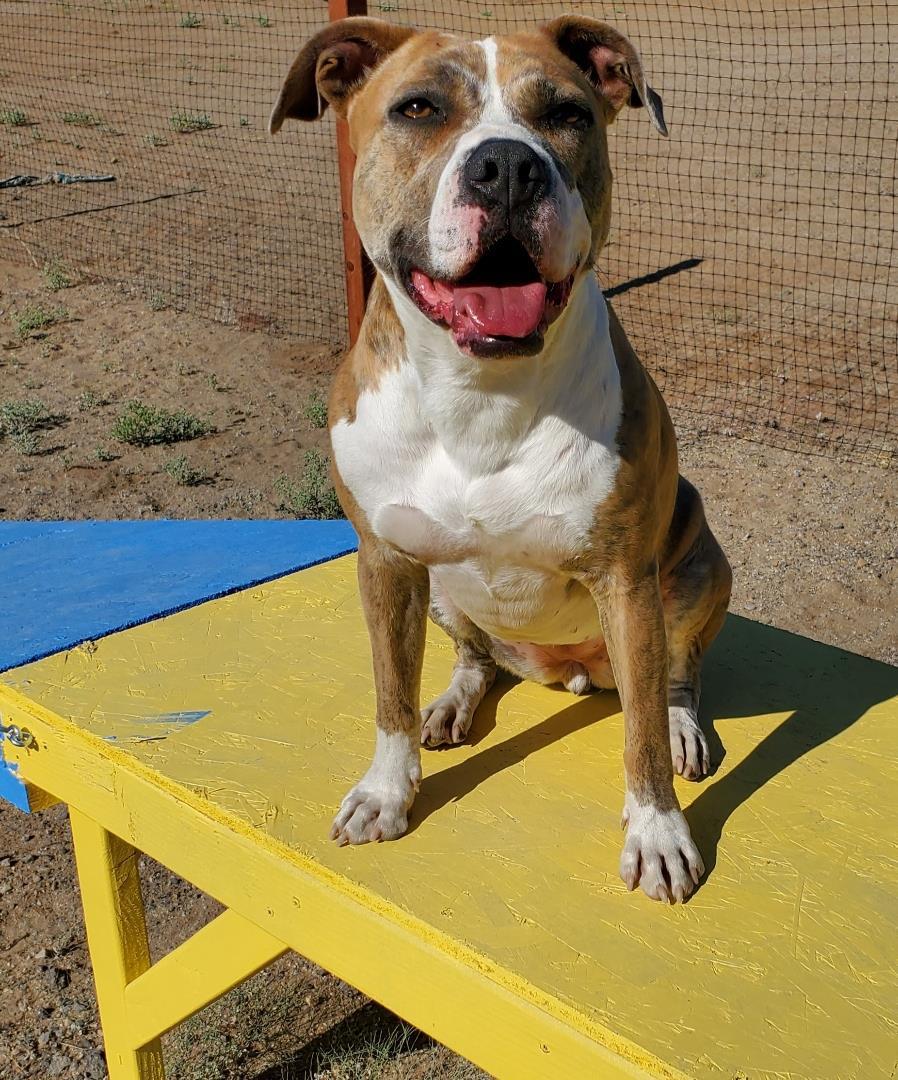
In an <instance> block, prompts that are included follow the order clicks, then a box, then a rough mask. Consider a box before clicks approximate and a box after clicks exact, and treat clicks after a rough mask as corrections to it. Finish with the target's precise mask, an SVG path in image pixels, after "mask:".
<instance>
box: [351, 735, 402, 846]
mask: <svg viewBox="0 0 898 1080" xmlns="http://www.w3.org/2000/svg"><path fill="white" fill-rule="evenodd" d="M420 783H421V760H420V752H419V750H418V746H417V743H416V742H415V740H414V739H413V738H412V737H411V736H409V735H405V734H402V733H400V732H395V733H391V734H386V733H384V732H383V731H378V733H377V749H376V750H375V753H374V761H373V762H372V763H371V768H370V769H369V770H368V771H367V772H366V773H365V775H364V776H363V777H362V779H361V780H360V781H359V782H358V783H357V784H356V786H355V787H354V788H353V789H352V790H351V791H350V792H349V794H348V795H347V796H346V798H344V800H343V802H342V803H341V804H340V809H339V811H338V812H337V816H336V817H335V818H334V823H333V825H332V826H331V832H330V837H331V840H336V841H337V843H338V844H340V846H341V847H342V846H343V845H344V844H368V843H372V842H373V841H377V840H395V839H396V838H397V837H399V836H402V834H403V833H404V832H405V831H406V830H407V829H408V812H409V810H410V809H411V805H412V803H413V802H414V801H415V792H416V791H417V790H418V787H419V785H420Z"/></svg>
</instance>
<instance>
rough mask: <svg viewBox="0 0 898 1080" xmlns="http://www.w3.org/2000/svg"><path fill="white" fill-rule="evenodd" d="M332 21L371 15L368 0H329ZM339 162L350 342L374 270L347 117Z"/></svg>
mask: <svg viewBox="0 0 898 1080" xmlns="http://www.w3.org/2000/svg"><path fill="white" fill-rule="evenodd" d="M328 14H329V16H330V20H331V22H334V21H335V20H336V19H345V18H346V17H347V16H349V15H367V14H368V3H367V0H328ZM337 162H338V166H339V170H340V207H341V211H342V219H343V271H344V273H345V275H346V305H347V308H348V315H349V344H350V346H352V345H354V344H355V342H356V338H357V337H358V336H359V330H360V329H361V326H362V319H363V318H364V316H365V303H366V301H367V299H368V289H369V288H370V286H371V280H372V278H373V270H372V267H371V265H370V263H369V262H368V257H367V256H366V255H365V252H364V250H363V249H362V241H361V240H360V239H359V234H358V232H356V227H355V222H354V221H353V220H352V171H353V168H354V167H355V155H354V154H353V152H352V147H351V146H350V145H349V128H348V125H347V123H346V121H345V120H338V121H337Z"/></svg>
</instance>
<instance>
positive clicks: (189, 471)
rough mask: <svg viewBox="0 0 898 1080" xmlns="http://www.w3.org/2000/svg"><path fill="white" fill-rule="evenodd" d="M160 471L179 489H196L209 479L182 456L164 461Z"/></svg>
mask: <svg viewBox="0 0 898 1080" xmlns="http://www.w3.org/2000/svg"><path fill="white" fill-rule="evenodd" d="M162 469H163V472H165V473H166V474H167V475H168V476H170V477H171V478H172V480H174V482H175V483H176V484H179V485H180V486H181V487H196V486H197V484H204V483H205V482H206V481H207V480H208V479H209V476H208V474H207V473H204V472H203V470H202V469H197V468H194V466H193V465H191V464H190V462H189V461H188V460H187V457H186V455H184V454H179V455H178V456H177V457H173V458H171V459H170V460H169V461H166V463H165V464H164V465H163V466H162Z"/></svg>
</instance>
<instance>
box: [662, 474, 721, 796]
mask: <svg viewBox="0 0 898 1080" xmlns="http://www.w3.org/2000/svg"><path fill="white" fill-rule="evenodd" d="M677 511H678V515H679V521H680V523H681V524H682V525H684V526H685V528H684V529H683V533H682V534H681V535H683V538H684V539H686V540H687V542H688V541H690V540H691V543H689V546H688V549H687V550H686V552H685V554H684V555H683V556H682V558H680V559H679V561H678V562H677V563H676V565H675V566H674V567H673V568H672V569H671V570H669V571H668V573H667V574H665V576H664V579H663V582H662V590H663V602H664V620H665V624H666V630H667V652H668V666H669V682H668V718H669V725H670V753H671V758H672V760H673V766H674V770H675V771H676V772H678V773H679V774H680V775H681V776H682V777H684V778H685V779H686V780H699V779H701V778H702V777H703V776H707V774H708V772H709V771H710V768H711V760H710V753H709V750H708V740H707V739H706V737H705V733H704V732H703V731H702V729H701V727H700V725H699V722H698V705H699V697H700V694H701V663H702V657H703V655H704V653H705V651H706V649H707V648H708V646H709V645H710V644H711V642H712V641H713V640H714V638H715V637H716V636H717V633H718V631H719V630H720V628H721V626H722V625H723V620H724V618H725V616H726V610H727V605H728V603H729V598H730V587H731V584H732V573H731V571H730V566H729V563H728V562H727V560H726V556H725V555H724V554H723V551H722V550H721V548H720V545H719V544H718V543H717V540H716V539H715V538H714V535H713V533H712V532H711V529H710V528H709V526H708V523H707V521H706V520H705V518H704V510H703V508H702V504H701V498H700V497H699V495H698V492H697V491H696V490H695V489H694V488H693V487H692V485H691V484H689V483H688V481H685V480H683V478H682V477H681V478H680V488H679V491H678V498H677ZM690 519H691V521H690ZM675 522H676V516H675ZM684 534H685V535H684Z"/></svg>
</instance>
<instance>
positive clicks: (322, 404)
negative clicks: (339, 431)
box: [302, 390, 327, 428]
mask: <svg viewBox="0 0 898 1080" xmlns="http://www.w3.org/2000/svg"><path fill="white" fill-rule="evenodd" d="M302 414H303V416H304V417H305V418H306V420H308V421H309V426H310V427H313V428H325V427H327V400H326V399H325V397H324V396H323V395H322V394H321V393H319V392H318V391H317V390H313V391H312V392H311V394H309V396H308V397H307V398H306V403H305V405H303V409H302Z"/></svg>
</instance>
